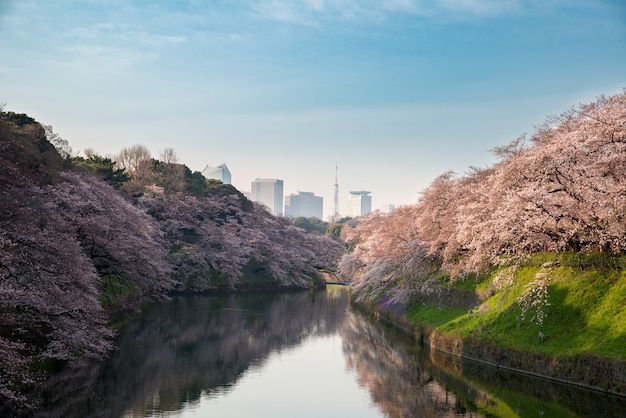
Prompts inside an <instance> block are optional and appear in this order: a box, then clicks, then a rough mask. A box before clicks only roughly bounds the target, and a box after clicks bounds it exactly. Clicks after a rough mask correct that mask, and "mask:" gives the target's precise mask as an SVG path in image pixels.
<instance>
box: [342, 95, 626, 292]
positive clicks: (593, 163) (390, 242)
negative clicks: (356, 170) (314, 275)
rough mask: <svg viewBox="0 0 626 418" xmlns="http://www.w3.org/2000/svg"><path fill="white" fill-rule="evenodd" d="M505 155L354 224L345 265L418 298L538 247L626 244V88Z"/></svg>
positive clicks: (364, 284)
mask: <svg viewBox="0 0 626 418" xmlns="http://www.w3.org/2000/svg"><path fill="white" fill-rule="evenodd" d="M492 151H493V153H494V154H495V155H496V156H497V157H498V159H499V161H498V162H497V163H496V164H494V165H493V166H491V167H486V168H472V169H471V170H470V171H469V172H468V173H466V174H465V175H462V176H459V175H457V174H455V173H453V172H451V171H450V172H446V173H443V174H441V175H440V176H438V177H437V178H436V179H435V180H434V181H433V182H432V183H431V184H430V185H429V186H428V187H427V188H426V189H425V190H424V191H423V192H422V194H421V197H420V199H419V200H418V202H417V203H416V204H415V205H410V206H405V207H401V208H399V209H397V210H395V211H394V212H392V213H390V214H382V213H379V212H375V213H372V214H370V215H369V216H367V217H364V218H361V219H360V221H359V223H358V225H357V226H356V227H355V228H352V229H349V230H346V231H344V232H345V237H346V241H347V243H348V245H349V247H350V253H349V254H347V255H345V256H344V257H343V258H342V260H341V263H340V273H341V274H342V275H343V276H345V277H348V278H351V279H352V280H353V285H354V288H355V291H356V293H357V294H358V295H359V297H361V298H367V297H369V296H374V295H377V294H379V292H380V291H381V290H382V289H387V290H390V294H391V295H392V298H395V299H397V300H399V301H406V300H408V299H409V298H410V297H411V295H414V294H415V293H416V292H420V291H426V292H427V291H428V289H429V282H431V281H432V280H436V279H439V278H441V277H442V276H445V277H447V278H449V279H452V280H456V279H458V278H463V277H466V275H467V274H469V273H478V272H481V271H484V269H485V268H487V267H488V266H491V265H494V264H497V263H499V262H502V261H503V260H512V259H515V258H516V257H518V256H522V255H528V254H532V253H537V252H547V251H554V252H562V251H574V252H581V251H583V252H608V253H622V252H624V250H626V92H622V93H620V94H617V95H614V96H610V97H604V96H603V97H600V98H598V99H597V100H596V101H594V102H592V103H588V104H581V105H579V106H577V107H574V108H572V109H570V110H568V111H566V112H564V113H562V114H560V115H558V116H554V117H550V118H548V119H547V120H546V122H545V123H544V124H543V125H541V126H540V127H538V128H537V129H536V132H535V133H533V134H532V135H531V136H529V137H526V136H525V135H524V136H521V137H520V138H518V139H516V140H514V141H512V142H511V143H510V144H508V145H506V146H502V147H498V148H495V149H494V150H492Z"/></svg>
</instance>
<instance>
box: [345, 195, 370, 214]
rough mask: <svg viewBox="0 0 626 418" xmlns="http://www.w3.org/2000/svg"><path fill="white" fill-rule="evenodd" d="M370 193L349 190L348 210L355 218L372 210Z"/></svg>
mask: <svg viewBox="0 0 626 418" xmlns="http://www.w3.org/2000/svg"><path fill="white" fill-rule="evenodd" d="M370 193H371V192H366V191H356V192H349V194H348V206H349V207H348V210H349V211H350V216H352V217H353V218H355V217H357V216H361V215H365V214H366V213H370V212H371V211H372V196H370Z"/></svg>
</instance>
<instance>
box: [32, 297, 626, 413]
mask: <svg viewBox="0 0 626 418" xmlns="http://www.w3.org/2000/svg"><path fill="white" fill-rule="evenodd" d="M45 399H46V403H47V405H46V408H45V410H44V411H42V412H43V414H42V416H47V417H205V416H207V417H208V416H211V417H325V418H330V417H343V418H345V417H613V416H615V417H618V416H620V417H621V416H626V400H624V399H622V398H617V397H611V396H607V395H605V394H601V393H596V392H593V391H587V390H582V389H577V388H573V387H569V386H564V385H559V384H555V383H551V382H547V381H544V380H537V379H533V378H529V377H526V376H521V375H516V374H510V373H502V372H501V371H497V370H494V369H490V368H484V367H481V366H478V365H476V364H471V363H466V362H462V361H460V360H459V359H457V358H451V357H447V356H444V355H442V354H439V353H429V352H428V351H427V350H426V349H424V348H423V347H421V346H420V345H419V344H417V343H416V342H415V341H413V340H412V339H411V338H408V337H407V336H406V335H405V334H402V333H400V332H397V331H396V330H393V329H388V328H386V327H385V326H384V325H381V324H376V323H373V322H372V321H370V320H369V319H368V318H367V317H366V316H364V315H363V314H361V313H360V312H358V311H355V310H354V309H352V308H351V307H350V305H349V303H348V292H347V290H346V289H345V288H343V287H338V286H329V287H328V289H326V290H325V291H318V292H307V291H302V292H292V293H281V294H272V293H260V294H243V295H224V296H211V297H208V296H193V297H176V298H174V299H172V300H171V301H169V302H165V303H155V304H153V305H151V306H149V307H147V308H146V309H145V310H144V312H143V313H142V314H141V315H140V316H138V317H137V318H136V319H134V320H133V321H131V322H129V323H127V324H126V325H124V326H123V327H122V328H121V329H120V331H119V335H118V339H117V350H116V351H114V352H113V353H112V355H111V357H110V358H109V359H108V360H107V361H106V362H105V363H103V364H96V365H88V366H86V367H83V368H77V369H74V370H69V371H66V372H65V373H62V374H59V375H57V376H54V377H53V378H52V379H51V380H50V382H49V384H48V386H47V389H46V391H45Z"/></svg>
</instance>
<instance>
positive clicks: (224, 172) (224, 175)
mask: <svg viewBox="0 0 626 418" xmlns="http://www.w3.org/2000/svg"><path fill="white" fill-rule="evenodd" d="M202 175H203V176H204V177H205V178H207V179H214V180H219V181H221V182H222V183H224V184H231V179H230V170H229V169H228V167H226V164H221V165H218V166H217V167H211V166H210V165H207V166H206V167H204V170H202Z"/></svg>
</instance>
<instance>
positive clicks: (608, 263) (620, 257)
mask: <svg viewBox="0 0 626 418" xmlns="http://www.w3.org/2000/svg"><path fill="white" fill-rule="evenodd" d="M559 263H560V264H561V265H562V266H564V267H572V268H576V269H579V270H585V269H626V255H625V254H614V253H610V252H602V253H598V252H566V253H562V254H560V255H559Z"/></svg>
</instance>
